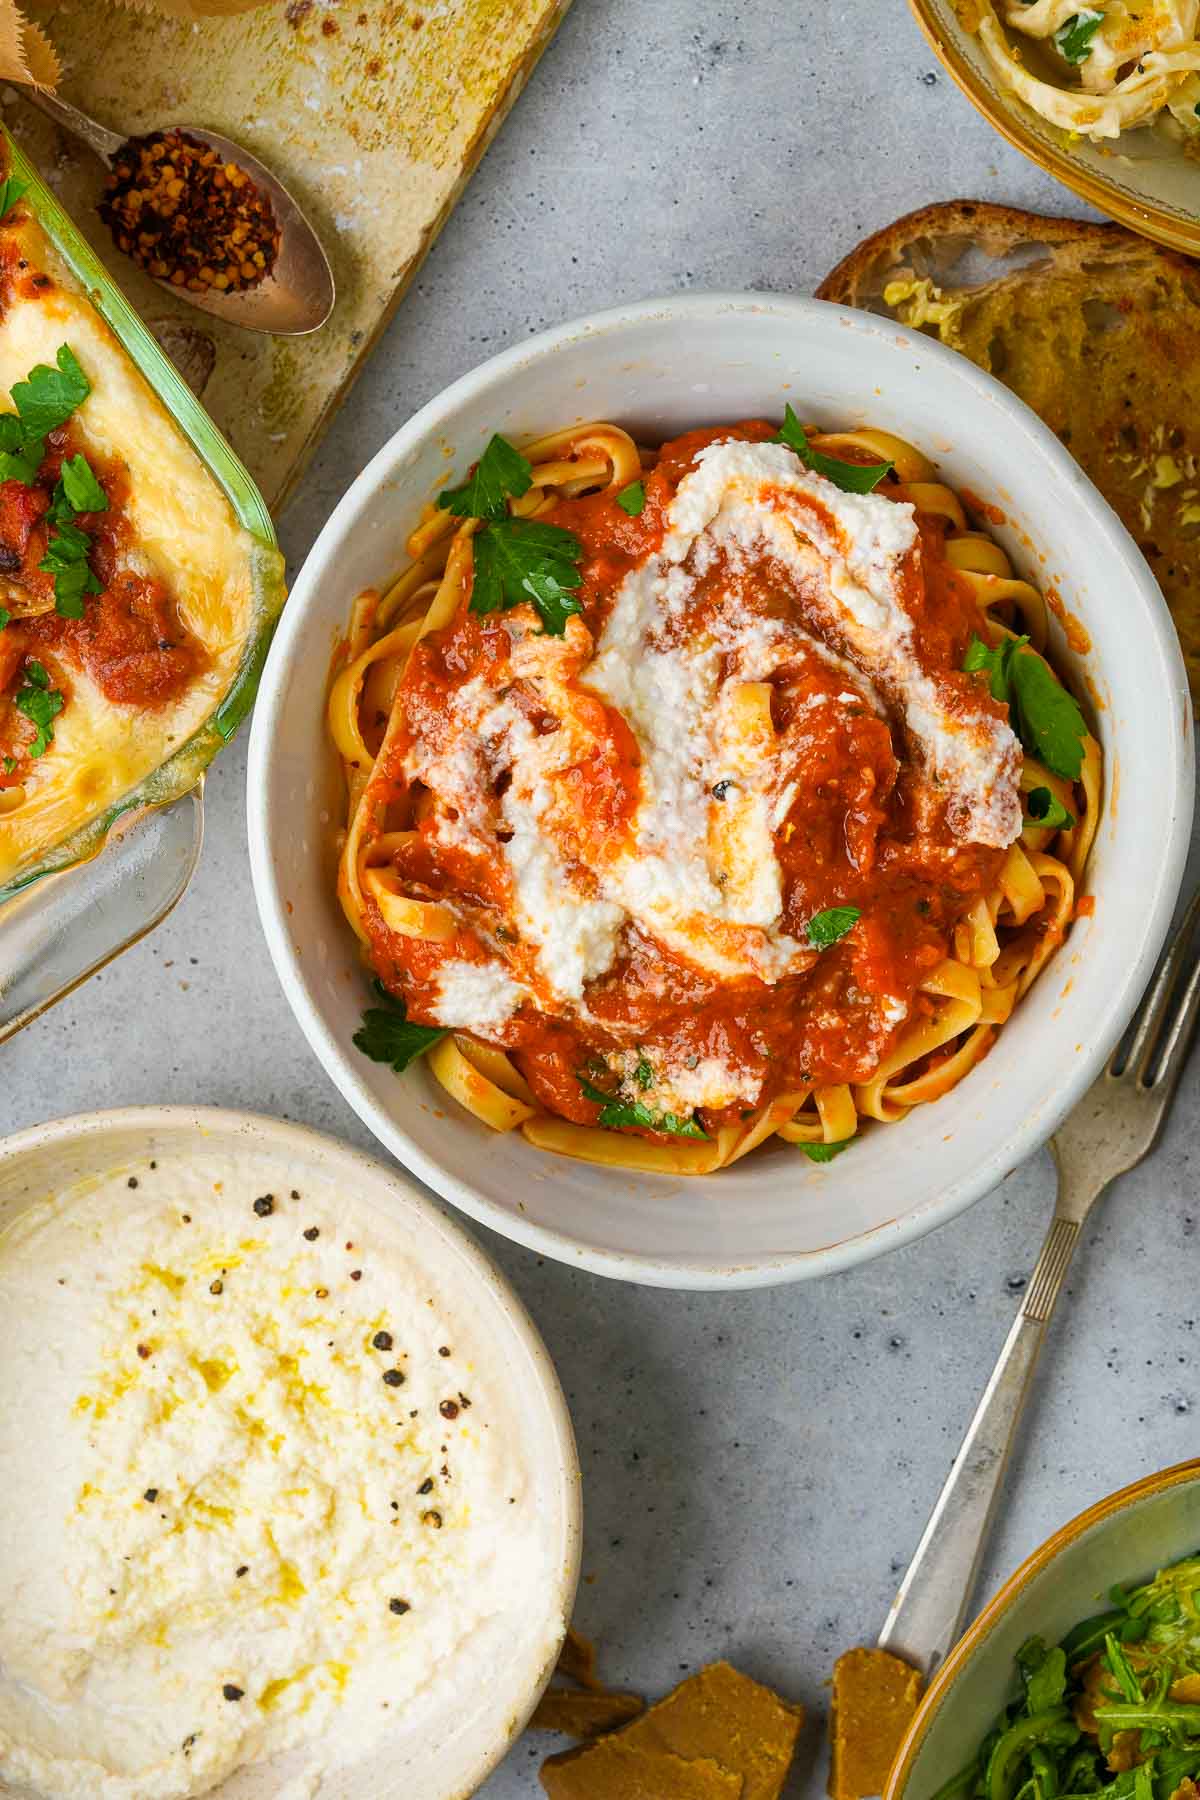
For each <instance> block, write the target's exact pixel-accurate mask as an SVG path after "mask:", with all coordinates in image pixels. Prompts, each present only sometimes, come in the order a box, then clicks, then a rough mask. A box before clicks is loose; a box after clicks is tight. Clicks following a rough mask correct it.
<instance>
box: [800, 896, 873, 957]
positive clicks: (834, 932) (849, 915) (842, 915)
mask: <svg viewBox="0 0 1200 1800" xmlns="http://www.w3.org/2000/svg"><path fill="white" fill-rule="evenodd" d="M861 918H862V908H861V907H858V906H828V907H826V909H825V911H824V912H819V913H814V914H813V916H812V918H811V919H810V920H809V921H808V928H807V929H808V941H809V943H810V944H815V945H816V946H817V949H818V950H827V949H828V948H829V946H830V944H836V943H837V941H838V939H839V938H844V937H845V935H846V933H847V932H848V931H849V930H850V929H851V927H852V926H854V925H857V924H858V921H859V920H860V919H861Z"/></svg>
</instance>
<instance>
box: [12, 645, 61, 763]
mask: <svg viewBox="0 0 1200 1800" xmlns="http://www.w3.org/2000/svg"><path fill="white" fill-rule="evenodd" d="M13 705H14V706H15V707H16V709H17V711H18V712H20V713H24V714H25V717H26V718H27V719H28V720H29V722H30V724H32V725H35V726H36V727H37V735H36V737H35V738H34V740H33V742H32V744H31V745H30V746H29V754H30V756H44V755H45V753H46V751H47V750H48V749H49V747H50V745H51V744H52V743H53V742H54V720H55V719H56V718H57V717H58V715H59V713H60V712H61V711H62V709H63V697H62V695H61V694H60V693H59V691H58V689H57V688H52V687H51V686H50V677H49V675H47V673H46V671H45V669H44V668H43V667H42V665H41V663H40V662H35V661H34V660H33V658H32V657H31V658H30V660H29V661H28V662H27V663H26V664H25V683H24V686H23V687H19V688H18V689H17V691H16V693H15V695H14V696H13Z"/></svg>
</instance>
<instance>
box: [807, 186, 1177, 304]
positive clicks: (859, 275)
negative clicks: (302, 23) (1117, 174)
mask: <svg viewBox="0 0 1200 1800" xmlns="http://www.w3.org/2000/svg"><path fill="white" fill-rule="evenodd" d="M954 238H961V239H963V240H964V241H966V242H972V243H975V244H977V245H978V246H979V247H980V248H981V249H982V250H984V251H985V252H986V253H987V254H988V255H989V256H996V257H1000V256H1004V255H1007V254H1009V253H1010V252H1011V251H1013V250H1016V249H1019V248H1020V247H1021V246H1022V245H1025V244H1044V245H1045V246H1046V248H1047V249H1048V250H1050V251H1051V252H1062V251H1064V250H1066V251H1070V252H1074V253H1075V254H1074V255H1073V256H1072V257H1071V260H1072V261H1073V262H1074V261H1077V260H1078V256H1079V253H1080V252H1085V253H1086V252H1092V253H1097V252H1098V253H1100V254H1101V255H1103V256H1105V257H1111V256H1112V255H1113V254H1114V253H1115V254H1116V255H1118V256H1121V257H1122V258H1124V257H1129V256H1132V257H1135V258H1137V259H1138V260H1144V261H1148V262H1154V261H1159V260H1161V261H1162V262H1164V263H1166V264H1168V265H1172V266H1174V267H1175V268H1176V269H1177V270H1185V269H1191V267H1192V265H1191V264H1190V263H1189V261H1188V259H1187V258H1186V257H1184V256H1180V255H1178V254H1177V253H1176V252H1175V251H1173V250H1167V249H1164V248H1163V247H1162V246H1161V245H1159V244H1152V243H1151V242H1150V240H1149V239H1148V238H1142V237H1138V236H1137V234H1136V233H1135V232H1132V231H1126V229H1125V227H1124V226H1123V225H1114V224H1111V223H1108V222H1105V223H1103V224H1100V223H1096V222H1093V221H1092V220H1090V219H1060V218H1052V217H1050V216H1048V215H1047V214H1045V213H1034V212H1025V211H1023V210H1022V209H1021V208H1020V207H1018V206H999V205H996V204H995V203H994V202H993V201H991V200H967V199H962V200H938V201H934V202H933V204H932V205H929V206H920V207H918V208H917V209H916V211H915V212H910V213H905V214H903V216H902V217H901V218H899V219H893V221H892V223H891V224H890V225H884V226H882V227H881V228H880V230H878V231H876V232H873V233H872V234H871V236H870V237H867V238H864V239H863V241H862V243H861V244H856V245H855V247H854V249H853V250H851V251H850V252H849V253H848V254H847V255H846V256H843V258H842V260H841V262H839V263H838V264H837V265H836V267H834V268H832V269H831V270H830V271H829V273H828V275H826V277H825V279H824V280H823V281H822V283H821V285H820V286H819V287H818V289H817V299H818V300H833V301H836V302H837V303H838V304H839V305H842V306H859V307H862V306H866V305H868V304H869V303H870V300H871V299H873V298H878V295H877V294H873V293H872V292H871V290H872V287H873V285H874V284H876V283H878V285H879V287H880V288H881V287H882V281H881V280H880V271H884V272H886V271H889V270H892V269H895V268H898V267H900V266H901V265H902V264H903V261H904V254H903V253H904V251H905V250H907V249H908V248H910V247H911V246H912V245H914V244H919V243H921V242H922V241H926V242H928V243H929V244H931V245H937V244H938V243H939V242H945V241H946V240H949V239H954Z"/></svg>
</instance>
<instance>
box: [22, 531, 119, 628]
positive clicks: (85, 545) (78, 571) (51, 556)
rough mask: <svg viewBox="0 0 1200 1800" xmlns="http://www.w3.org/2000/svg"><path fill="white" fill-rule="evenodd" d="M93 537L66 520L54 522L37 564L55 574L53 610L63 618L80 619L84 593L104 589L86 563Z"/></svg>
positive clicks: (94, 592) (95, 592)
mask: <svg viewBox="0 0 1200 1800" xmlns="http://www.w3.org/2000/svg"><path fill="white" fill-rule="evenodd" d="M91 547H92V540H91V538H90V537H89V536H88V534H87V532H86V531H80V529H79V527H78V526H77V525H70V524H67V523H66V522H65V521H64V522H63V523H62V524H60V525H58V526H56V528H55V530H54V532H53V533H52V535H51V538H50V542H49V543H48V544H47V546H46V554H45V556H43V558H42V560H41V562H40V563H39V564H38V568H39V569H41V570H42V572H43V573H44V574H46V575H53V577H54V610H55V612H56V613H58V614H59V616H60V617H61V618H64V619H82V617H83V596H84V595H85V594H100V593H103V591H104V589H103V587H102V585H101V583H100V582H98V581H97V580H96V577H95V576H94V575H93V573H92V571H91V568H90V567H89V564H88V552H89V551H90V550H91Z"/></svg>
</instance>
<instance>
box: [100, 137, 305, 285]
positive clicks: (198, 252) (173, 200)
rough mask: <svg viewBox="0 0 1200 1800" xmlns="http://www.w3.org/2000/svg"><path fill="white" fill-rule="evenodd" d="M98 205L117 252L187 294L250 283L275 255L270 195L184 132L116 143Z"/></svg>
mask: <svg viewBox="0 0 1200 1800" xmlns="http://www.w3.org/2000/svg"><path fill="white" fill-rule="evenodd" d="M97 210H98V211H99V214H100V217H101V218H102V219H103V220H104V222H105V224H106V225H107V226H108V228H109V230H110V231H111V232H112V235H113V241H114V242H115V243H116V245H117V248H118V249H119V250H123V251H124V252H125V254H126V256H131V257H132V258H133V260H134V262H135V263H138V264H139V265H140V266H141V267H142V268H143V269H145V270H146V271H147V273H148V274H150V275H153V276H155V277H156V279H157V280H159V281H168V282H170V283H171V285H172V287H181V288H186V289H188V291H189V292H191V293H193V294H201V293H205V292H208V291H209V290H215V291H216V292H218V293H232V292H236V291H239V290H242V289H245V288H252V287H256V286H257V285H258V283H259V282H260V281H262V280H264V279H265V277H266V276H268V275H269V274H270V273H271V270H272V269H273V268H274V266H275V260H276V258H277V257H278V255H279V237H280V233H279V226H278V225H277V223H276V220H275V210H274V208H273V207H272V205H271V200H270V196H269V195H268V194H264V193H263V192H262V191H261V190H260V189H259V188H257V187H255V185H254V182H253V181H252V180H251V178H250V176H249V175H248V174H247V173H246V171H245V169H241V168H239V167H238V165H237V164H236V163H232V162H223V161H222V159H221V157H220V156H219V155H218V153H217V151H215V150H213V149H211V148H210V147H209V146H208V145H207V144H203V143H201V142H200V140H199V139H198V138H194V137H191V136H190V135H189V134H188V133H187V132H185V131H162V132H155V133H154V134H152V135H151V136H149V137H136V138H130V139H129V140H128V142H127V143H125V144H124V145H122V147H121V150H120V151H119V153H118V155H117V159H116V161H115V162H114V164H113V167H112V172H111V174H110V175H109V177H108V180H107V181H106V182H105V184H104V193H103V195H102V197H101V199H100V202H99V205H98V208H97Z"/></svg>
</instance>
